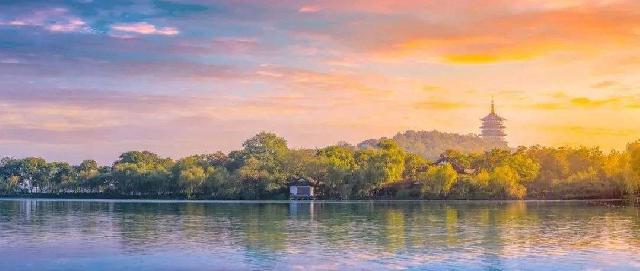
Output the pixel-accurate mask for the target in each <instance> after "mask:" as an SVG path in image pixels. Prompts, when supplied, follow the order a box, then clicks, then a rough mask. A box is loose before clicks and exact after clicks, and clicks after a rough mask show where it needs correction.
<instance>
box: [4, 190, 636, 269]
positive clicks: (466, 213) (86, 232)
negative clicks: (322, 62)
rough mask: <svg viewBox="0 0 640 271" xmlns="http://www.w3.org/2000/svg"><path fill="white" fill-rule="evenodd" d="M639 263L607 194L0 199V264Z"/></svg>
mask: <svg viewBox="0 0 640 271" xmlns="http://www.w3.org/2000/svg"><path fill="white" fill-rule="evenodd" d="M398 269H400V270H638V269H640V208H638V207H637V206H635V207H634V206H629V205H626V204H623V203H619V202H612V201H593V202H590V201H567V202H557V201H556V202H545V201H515V202H509V201H506V202H492V201H477V202H476V201H471V202H443V201H388V202H314V203H309V202H303V203H291V202H269V201H266V202H261V201H256V202H216V201H201V202H200V201H198V202H196V201H127V200H34V199H15V200H14V199H4V200H0V270H13V271H20V270H65V271H66V270H398Z"/></svg>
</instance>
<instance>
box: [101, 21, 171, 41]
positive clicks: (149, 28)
mask: <svg viewBox="0 0 640 271" xmlns="http://www.w3.org/2000/svg"><path fill="white" fill-rule="evenodd" d="M179 33H180V31H178V29H177V28H175V27H156V26H155V25H153V24H150V23H148V22H137V23H118V24H113V25H111V35H112V36H115V37H125V38H126V37H133V36H132V34H133V35H162V36H175V35H178V34H179Z"/></svg>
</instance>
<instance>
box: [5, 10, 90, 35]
mask: <svg viewBox="0 0 640 271" xmlns="http://www.w3.org/2000/svg"><path fill="white" fill-rule="evenodd" d="M0 25H5V26H12V27H40V28H42V29H45V30H47V31H50V32H86V33H88V32H92V30H91V28H90V27H89V26H88V25H87V23H86V22H85V21H84V20H82V19H80V18H78V17H75V16H72V15H70V14H69V11H68V10H67V9H66V8H48V9H41V10H36V11H32V12H29V13H27V14H24V15H19V16H17V17H14V18H13V19H10V20H5V21H0Z"/></svg>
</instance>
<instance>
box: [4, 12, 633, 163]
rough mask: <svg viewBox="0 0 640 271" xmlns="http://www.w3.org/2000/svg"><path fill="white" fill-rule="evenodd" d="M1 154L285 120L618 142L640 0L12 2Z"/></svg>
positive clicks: (624, 130) (626, 112)
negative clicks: (491, 119)
mask: <svg viewBox="0 0 640 271" xmlns="http://www.w3.org/2000/svg"><path fill="white" fill-rule="evenodd" d="M0 10H1V11H0V44H2V45H0V155H3V156H14V157H26V156H42V157H44V158H46V159H48V160H56V161H68V162H78V161H81V160H83V159H95V160H97V161H100V162H101V163H107V162H109V161H113V160H115V158H117V155H118V154H120V153H122V152H125V151H129V150H149V151H153V152H155V153H158V154H160V155H163V156H168V157H173V158H178V157H184V156H187V155H190V154H193V153H209V152H214V151H217V150H220V151H224V152H228V151H231V150H234V149H237V148H240V144H241V143H242V141H243V140H244V139H246V138H249V137H251V136H252V135H254V134H256V133H258V132H260V131H272V132H275V133H277V134H279V135H280V136H283V137H284V138H286V139H287V140H288V142H289V144H290V146H291V147H294V148H314V147H321V146H326V145H330V144H335V143H336V142H338V141H346V142H351V143H354V144H355V143H357V142H359V141H362V140H365V139H369V138H379V137H383V136H387V137H389V136H393V134H394V133H397V132H398V131H406V130H438V131H443V132H451V133H459V134H469V133H473V134H479V133H480V131H479V126H480V120H479V118H481V117H483V116H485V115H486V114H487V112H488V110H489V104H490V101H491V98H492V97H493V98H495V101H496V110H497V113H498V114H500V115H501V116H504V117H505V118H506V119H507V122H506V127H507V133H508V142H509V145H510V146H531V145H536V144H539V145H544V146H565V145H566V146H598V147H600V148H601V149H603V150H605V151H609V150H612V149H616V150H621V149H623V148H624V147H625V145H626V144H627V143H628V142H632V141H634V140H636V139H638V138H640V125H638V120H640V87H639V86H640V85H639V84H640V79H639V78H638V76H637V70H638V69H637V68H638V66H640V49H638V48H640V46H639V45H640V35H638V29H640V15H639V14H638V13H637V12H636V11H637V10H640V2H638V1H631V0H609V1H592V0H577V1H544V0H521V1H467V0H451V1H418V0H415V1H414V0H409V1H401V2H398V1H390V0H383V1H375V2H371V1H333V0H324V1H306V2H304V3H300V2H297V1H272V0H265V1H258V0H247V1H202V0H181V1H173V0H169V1H118V0H116V1H79V0H60V1H39V0H36V1H2V2H1V3H0Z"/></svg>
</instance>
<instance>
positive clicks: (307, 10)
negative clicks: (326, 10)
mask: <svg viewBox="0 0 640 271" xmlns="http://www.w3.org/2000/svg"><path fill="white" fill-rule="evenodd" d="M320 10H321V8H320V7H318V6H302V7H300V8H299V9H298V12H300V13H317V12H318V11H320Z"/></svg>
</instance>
